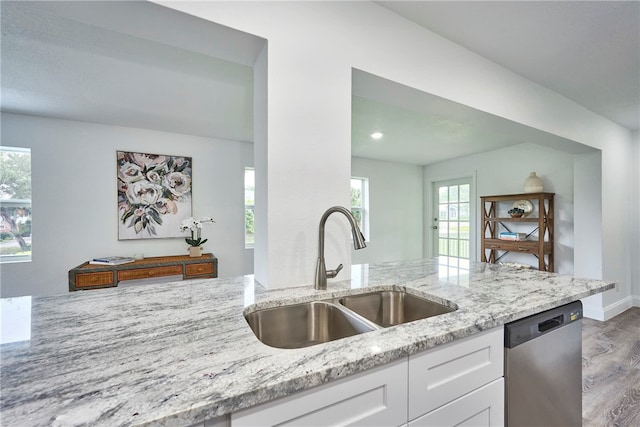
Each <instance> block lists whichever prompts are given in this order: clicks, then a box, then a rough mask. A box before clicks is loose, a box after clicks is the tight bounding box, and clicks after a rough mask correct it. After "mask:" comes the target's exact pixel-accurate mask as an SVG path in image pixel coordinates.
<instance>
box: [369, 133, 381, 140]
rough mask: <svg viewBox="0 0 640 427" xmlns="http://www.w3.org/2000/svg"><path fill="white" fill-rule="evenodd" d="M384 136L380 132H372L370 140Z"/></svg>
mask: <svg viewBox="0 0 640 427" xmlns="http://www.w3.org/2000/svg"><path fill="white" fill-rule="evenodd" d="M383 136H384V134H383V133H382V132H374V133H372V134H371V138H373V139H380V138H382V137H383Z"/></svg>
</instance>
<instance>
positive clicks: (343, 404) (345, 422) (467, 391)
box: [204, 327, 504, 427]
mask: <svg viewBox="0 0 640 427" xmlns="http://www.w3.org/2000/svg"><path fill="white" fill-rule="evenodd" d="M503 335H504V333H503V328H502V327H498V328H495V329H493V330H490V331H486V332H481V333H478V334H475V335H473V336H471V337H468V338H464V339H460V340H456V341H454V342H452V343H449V344H445V345H442V346H438V347H435V348H433V349H430V350H427V351H424V352H422V353H418V354H414V355H411V356H409V357H408V358H407V357H403V358H401V359H399V360H396V361H394V362H391V363H389V364H387V365H383V366H380V367H377V368H373V369H370V370H367V371H365V372H361V373H359V374H355V375H351V376H348V377H346V378H344V379H341V380H337V381H332V382H329V383H327V384H323V385H320V386H317V387H314V388H311V389H309V390H305V391H302V392H299V393H295V394H293V395H291V396H287V397H283V398H280V399H276V400H273V401H271V402H266V403H263V404H260V405H257V406H254V407H252V408H247V409H244V410H241V411H238V412H234V413H232V414H231V416H230V427H242V426H273V425H279V426H329V425H340V426H356V425H362V426H372V425H375V426H400V425H402V426H410V427H418V426H420V427H423V426H438V427H441V426H487V427H489V426H502V425H504V381H503V378H502V375H503V359H504V349H503V342H504V341H503V339H504V338H503ZM210 421H216V422H214V423H213V424H212V425H214V426H225V427H226V426H227V425H228V424H227V422H228V421H229V417H228V416H224V417H220V418H219V419H217V420H210ZM208 425H210V424H209V423H204V426H205V427H207V426H208Z"/></svg>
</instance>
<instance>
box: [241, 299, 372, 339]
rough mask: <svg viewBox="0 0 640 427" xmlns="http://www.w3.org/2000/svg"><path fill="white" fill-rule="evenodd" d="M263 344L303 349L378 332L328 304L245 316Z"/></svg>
mask: <svg viewBox="0 0 640 427" xmlns="http://www.w3.org/2000/svg"><path fill="white" fill-rule="evenodd" d="M245 318H246V319H247V322H248V323H249V326H250V327H251V329H252V330H253V333H254V334H255V335H256V337H258V339H259V340H260V341H262V342H263V343H264V344H266V345H268V346H270V347H276V348H287V349H294V348H303V347H308V346H311V345H314V344H319V343H325V342H329V341H334V340H338V339H341V338H346V337H350V336H353V335H357V334H362V333H364V332H370V331H373V330H376V329H378V327H376V325H372V324H370V323H368V322H367V321H366V320H364V319H361V318H359V317H356V316H355V315H353V314H352V313H350V312H349V311H346V310H344V309H342V308H341V307H339V306H337V305H335V304H333V303H330V302H325V301H311V302H307V303H300V304H294V305H288V306H283V307H274V308H267V309H262V310H257V311H254V312H252V313H249V314H247V315H245Z"/></svg>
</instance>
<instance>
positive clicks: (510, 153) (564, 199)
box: [424, 143, 574, 274]
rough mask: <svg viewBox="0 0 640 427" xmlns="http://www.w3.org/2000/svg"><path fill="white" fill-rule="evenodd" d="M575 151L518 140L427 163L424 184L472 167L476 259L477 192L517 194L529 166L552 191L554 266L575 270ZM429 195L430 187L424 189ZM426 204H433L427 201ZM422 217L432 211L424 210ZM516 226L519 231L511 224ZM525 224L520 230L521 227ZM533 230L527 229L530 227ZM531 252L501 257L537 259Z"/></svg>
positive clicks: (469, 172) (461, 173) (568, 271)
mask: <svg viewBox="0 0 640 427" xmlns="http://www.w3.org/2000/svg"><path fill="white" fill-rule="evenodd" d="M573 157H574V156H573V155H571V154H567V153H565V152H561V151H557V150H553V149H550V148H546V147H541V146H539V145H534V144H529V143H525V144H519V145H515V146H512V147H509V148H505V149H501V150H495V151H489V152H486V153H481V154H476V155H472V156H465V157H460V158H457V159H454V160H450V161H447V162H441V163H437V164H433V165H429V166H425V178H424V179H425V188H430V187H431V183H433V182H436V181H441V180H443V179H452V178H456V177H462V176H472V175H473V174H474V173H475V176H476V186H475V196H476V197H475V199H474V202H475V203H476V206H475V209H474V210H475V213H476V216H475V218H477V220H478V221H477V223H476V230H478V231H477V232H476V233H475V234H476V235H474V237H475V240H476V241H475V243H476V244H475V248H476V254H477V259H476V260H477V261H479V260H480V240H479V233H480V232H479V230H480V222H479V221H480V218H481V210H480V209H481V207H480V206H479V198H480V197H481V196H492V195H498V194H516V193H522V192H523V191H524V181H525V179H526V178H527V177H528V176H529V173H530V172H536V174H537V175H538V176H539V177H540V178H542V181H543V184H544V191H546V192H551V193H556V195H555V198H554V202H555V236H554V237H555V254H554V255H555V258H554V261H555V271H556V272H558V273H564V274H572V273H573V247H574V243H573V216H574V209H573ZM427 194H428V195H429V192H427ZM425 206H427V207H431V206H432V204H431V201H430V200H429V203H426V204H425ZM425 216H426V217H430V216H432V213H431V212H427V213H426V215H425ZM425 231H426V234H427V236H428V237H427V238H428V240H429V241H430V240H431V239H433V235H432V234H433V233H432V230H431V229H427V230H425ZM514 231H519V230H515V229H514ZM525 231H526V230H524V229H523V230H522V232H525ZM529 231H531V230H529ZM531 258H533V257H526V256H522V255H520V256H515V255H512V254H509V255H508V258H507V257H505V259H504V260H505V261H512V262H522V263H526V264H530V265H537V260H536V259H535V258H533V259H531Z"/></svg>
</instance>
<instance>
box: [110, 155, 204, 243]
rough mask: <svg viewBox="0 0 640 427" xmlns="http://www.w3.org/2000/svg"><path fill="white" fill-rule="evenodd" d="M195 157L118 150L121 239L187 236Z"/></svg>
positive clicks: (119, 235) (119, 236)
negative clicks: (183, 227) (183, 228)
mask: <svg viewBox="0 0 640 427" xmlns="http://www.w3.org/2000/svg"><path fill="white" fill-rule="evenodd" d="M191 165H192V164H191V157H184V156H168V155H162V154H146V153H133V152H129V151H118V152H117V175H118V178H117V182H118V240H133V239H159V238H166V237H184V233H182V232H181V231H180V225H182V221H183V220H185V219H187V218H189V217H191V171H192V170H191Z"/></svg>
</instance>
